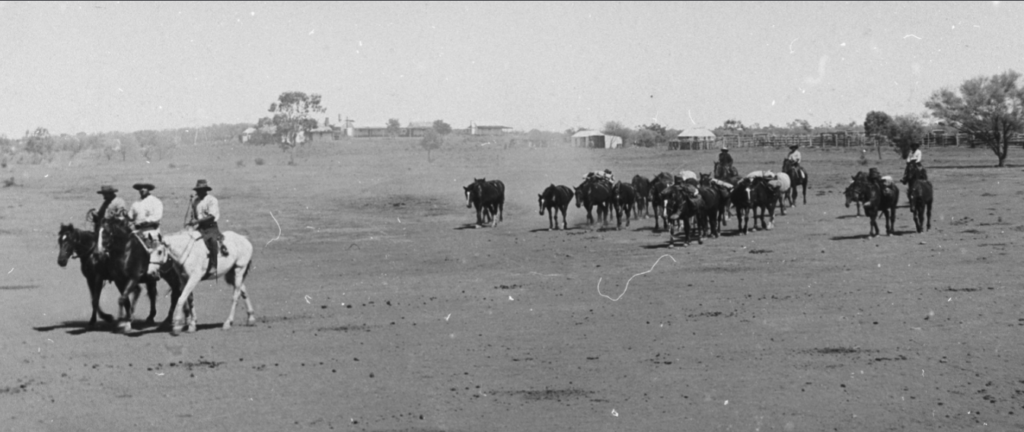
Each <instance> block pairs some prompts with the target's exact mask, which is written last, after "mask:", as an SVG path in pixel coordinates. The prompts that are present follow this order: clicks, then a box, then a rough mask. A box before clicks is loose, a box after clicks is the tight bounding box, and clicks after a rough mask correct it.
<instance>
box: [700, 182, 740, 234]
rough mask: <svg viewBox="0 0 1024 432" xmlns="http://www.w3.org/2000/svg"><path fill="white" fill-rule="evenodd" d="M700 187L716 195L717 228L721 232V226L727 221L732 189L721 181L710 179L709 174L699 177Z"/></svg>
mask: <svg viewBox="0 0 1024 432" xmlns="http://www.w3.org/2000/svg"><path fill="white" fill-rule="evenodd" d="M700 186H701V187H705V188H711V189H713V190H714V191H715V192H716V193H717V194H718V208H717V214H718V221H717V222H718V226H719V228H718V229H719V231H721V226H722V225H725V223H726V222H727V221H728V220H729V207H730V206H731V205H732V196H731V194H730V192H731V191H732V188H731V187H729V186H728V183H725V182H723V181H721V180H718V179H714V178H711V174H701V175H700Z"/></svg>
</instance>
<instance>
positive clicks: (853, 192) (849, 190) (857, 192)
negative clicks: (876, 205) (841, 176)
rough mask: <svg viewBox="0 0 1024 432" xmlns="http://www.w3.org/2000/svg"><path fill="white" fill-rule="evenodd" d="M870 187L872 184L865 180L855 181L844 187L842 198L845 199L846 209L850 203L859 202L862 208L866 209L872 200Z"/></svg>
mask: <svg viewBox="0 0 1024 432" xmlns="http://www.w3.org/2000/svg"><path fill="white" fill-rule="evenodd" d="M871 187H872V183H871V182H869V181H867V180H866V179H862V180H856V181H854V182H853V183H850V185H849V186H847V187H846V190H845V191H843V196H845V197H846V207H850V203H852V202H859V203H862V204H863V205H864V207H868V205H869V204H870V202H871V201H872V198H873V194H872V189H871Z"/></svg>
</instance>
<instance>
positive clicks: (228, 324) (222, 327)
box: [220, 321, 231, 330]
mask: <svg viewBox="0 0 1024 432" xmlns="http://www.w3.org/2000/svg"><path fill="white" fill-rule="evenodd" d="M220 328H221V330H231V322H230V321H228V322H225V323H224V325H222V326H220Z"/></svg>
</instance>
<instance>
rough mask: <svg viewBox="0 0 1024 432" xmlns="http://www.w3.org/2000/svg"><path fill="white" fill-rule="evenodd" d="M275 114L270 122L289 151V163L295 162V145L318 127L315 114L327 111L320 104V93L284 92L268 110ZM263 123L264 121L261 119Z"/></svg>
mask: <svg viewBox="0 0 1024 432" xmlns="http://www.w3.org/2000/svg"><path fill="white" fill-rule="evenodd" d="M268 111H270V112H271V113H273V114H274V116H273V117H272V118H271V119H270V124H272V125H274V126H276V127H277V132H276V133H275V135H276V136H277V137H278V138H279V139H280V145H281V149H282V150H284V151H287V152H288V153H289V158H290V159H289V161H288V163H289V164H294V163H295V147H297V146H299V145H300V144H303V143H305V141H306V139H305V138H306V136H305V134H306V132H307V131H309V130H312V129H316V127H317V122H316V119H315V118H313V117H312V115H313V114H319V113H323V112H325V111H327V108H325V107H323V106H321V105H320V95H318V94H310V95H307V94H305V93H303V92H284V93H281V95H280V96H278V97H277V102H273V103H271V104H270V109H269V110H268ZM261 123H262V121H261Z"/></svg>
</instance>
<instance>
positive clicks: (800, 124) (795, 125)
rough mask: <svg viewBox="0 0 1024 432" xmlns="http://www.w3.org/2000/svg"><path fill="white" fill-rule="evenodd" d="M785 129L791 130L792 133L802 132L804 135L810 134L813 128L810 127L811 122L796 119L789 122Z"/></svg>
mask: <svg viewBox="0 0 1024 432" xmlns="http://www.w3.org/2000/svg"><path fill="white" fill-rule="evenodd" d="M786 127H788V128H790V129H793V130H794V131H801V130H802V131H803V132H804V133H810V132H811V131H812V130H813V129H814V128H813V127H811V122H809V121H807V120H801V119H796V120H793V121H791V122H789V124H787V125H786Z"/></svg>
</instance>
